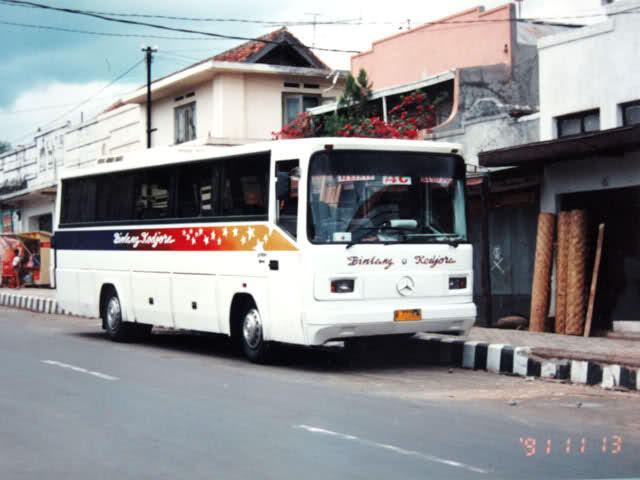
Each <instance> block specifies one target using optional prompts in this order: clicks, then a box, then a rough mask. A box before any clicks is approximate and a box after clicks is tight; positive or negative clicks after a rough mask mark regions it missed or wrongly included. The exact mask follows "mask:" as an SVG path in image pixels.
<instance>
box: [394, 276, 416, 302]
mask: <svg viewBox="0 0 640 480" xmlns="http://www.w3.org/2000/svg"><path fill="white" fill-rule="evenodd" d="M396 289H397V290H398V293H399V294H400V295H403V296H405V297H406V296H408V295H411V294H412V293H413V292H414V290H415V289H416V284H415V282H414V281H413V278H411V277H402V278H401V279H400V280H398V283H397V284H396Z"/></svg>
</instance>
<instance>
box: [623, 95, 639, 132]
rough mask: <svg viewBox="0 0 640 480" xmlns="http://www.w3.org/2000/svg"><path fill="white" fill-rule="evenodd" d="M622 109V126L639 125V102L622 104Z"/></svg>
mask: <svg viewBox="0 0 640 480" xmlns="http://www.w3.org/2000/svg"><path fill="white" fill-rule="evenodd" d="M621 108H622V125H623V126H625V127H627V126H629V125H638V124H640V100H636V101H635V102H629V103H623V104H622V105H621Z"/></svg>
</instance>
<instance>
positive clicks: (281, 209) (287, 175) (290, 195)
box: [276, 160, 300, 238]
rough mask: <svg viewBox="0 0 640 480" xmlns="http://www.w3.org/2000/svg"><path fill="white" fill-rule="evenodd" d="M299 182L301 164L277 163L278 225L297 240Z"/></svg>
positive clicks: (297, 162)
mask: <svg viewBox="0 0 640 480" xmlns="http://www.w3.org/2000/svg"><path fill="white" fill-rule="evenodd" d="M282 182H284V183H282ZM299 182H300V162H299V161H298V160H285V161H279V162H276V192H278V193H277V196H276V202H277V212H278V218H277V220H276V223H277V225H278V226H279V227H280V228H282V229H283V230H285V231H286V232H288V233H289V234H290V235H291V236H292V237H293V238H296V232H297V228H298V183H299ZM285 185H286V186H285Z"/></svg>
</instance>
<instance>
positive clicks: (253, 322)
mask: <svg viewBox="0 0 640 480" xmlns="http://www.w3.org/2000/svg"><path fill="white" fill-rule="evenodd" d="M241 319H242V321H241V324H240V344H241V345H242V351H243V352H244V354H245V356H246V357H247V358H248V359H249V360H250V361H251V362H253V363H265V362H266V361H267V360H268V357H269V344H268V343H267V342H265V340H264V336H263V332H262V317H261V316H260V312H259V311H258V309H257V308H256V306H255V305H254V304H249V305H247V307H246V308H245V309H244V312H243V314H242V316H241Z"/></svg>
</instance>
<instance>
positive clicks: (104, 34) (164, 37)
mask: <svg viewBox="0 0 640 480" xmlns="http://www.w3.org/2000/svg"><path fill="white" fill-rule="evenodd" d="M0 24H2V25H11V26H15V27H25V28H36V29H39V30H53V31H57V32H66V33H83V34H86V35H99V36H102V37H123V38H125V37H131V38H153V39H160V40H221V39H220V38H213V37H172V36H168V35H143V34H135V33H110V32H95V31H91V30H77V29H73V28H63V27H53V26H49V25H35V24H29V23H16V22H5V21H1V20H0Z"/></svg>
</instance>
